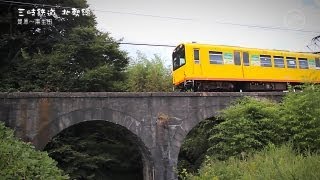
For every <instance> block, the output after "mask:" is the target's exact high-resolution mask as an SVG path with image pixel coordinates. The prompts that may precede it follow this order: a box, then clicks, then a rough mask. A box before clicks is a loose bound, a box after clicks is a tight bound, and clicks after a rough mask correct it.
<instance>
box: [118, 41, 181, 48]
mask: <svg viewBox="0 0 320 180" xmlns="http://www.w3.org/2000/svg"><path fill="white" fill-rule="evenodd" d="M117 44H124V45H133V46H153V47H176V46H173V45H166V44H149V43H130V42H119V43H117Z"/></svg>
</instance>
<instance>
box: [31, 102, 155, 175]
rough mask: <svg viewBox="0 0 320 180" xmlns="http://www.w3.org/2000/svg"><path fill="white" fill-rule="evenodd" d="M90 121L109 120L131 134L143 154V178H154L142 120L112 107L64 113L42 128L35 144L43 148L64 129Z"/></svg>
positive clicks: (152, 164)
mask: <svg viewBox="0 0 320 180" xmlns="http://www.w3.org/2000/svg"><path fill="white" fill-rule="evenodd" d="M85 122H87V123H89V122H108V123H111V124H113V125H115V126H118V127H122V128H124V129H126V130H127V132H128V133H130V134H131V136H130V137H131V141H134V142H135V143H136V144H137V147H138V149H139V152H140V154H141V158H142V159H141V160H142V165H143V179H145V180H149V179H152V177H153V173H154V162H153V160H152V158H151V152H150V150H149V148H148V145H147V144H146V143H145V142H143V139H141V138H140V136H139V135H141V133H143V132H142V127H141V121H138V120H137V119H136V118H134V117H132V116H130V115H128V114H126V113H124V112H121V111H116V110H113V109H110V108H87V109H79V110H75V111H72V112H69V113H66V114H62V115H60V116H59V117H57V118H55V119H54V120H53V121H51V122H49V123H48V124H46V125H45V126H43V127H41V128H40V131H39V132H38V134H37V136H36V137H35V139H34V142H33V143H34V144H35V145H36V147H37V148H38V149H43V148H45V146H46V145H47V144H48V143H49V142H50V140H51V139H52V138H53V137H55V136H56V135H58V134H59V133H61V132H62V131H63V130H65V129H68V128H70V127H72V126H76V125H78V124H81V123H85Z"/></svg>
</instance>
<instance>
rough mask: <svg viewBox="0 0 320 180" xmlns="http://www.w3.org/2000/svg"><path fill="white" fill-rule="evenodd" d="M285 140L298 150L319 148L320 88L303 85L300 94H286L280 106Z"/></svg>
mask: <svg viewBox="0 0 320 180" xmlns="http://www.w3.org/2000/svg"><path fill="white" fill-rule="evenodd" d="M281 120H282V122H283V123H284V127H285V130H286V139H287V140H288V141H291V142H292V143H293V146H294V147H295V148H296V149H299V150H307V149H309V150H311V151H318V150H319V148H320V86H319V85H312V84H311V85H305V86H303V88H302V91H301V92H296V93H288V94H287V96H285V98H284V100H283V102H282V104H281Z"/></svg>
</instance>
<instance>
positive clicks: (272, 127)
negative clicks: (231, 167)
mask: <svg viewBox="0 0 320 180" xmlns="http://www.w3.org/2000/svg"><path fill="white" fill-rule="evenodd" d="M218 119H220V121H222V122H221V123H219V124H218V125H216V126H215V127H213V128H212V129H211V132H210V134H211V135H210V138H209V142H210V148H209V149H208V151H209V152H210V154H211V155H213V156H215V157H217V158H218V159H220V160H225V159H228V158H229V157H231V156H235V157H241V158H245V157H246V156H247V155H248V154H250V153H251V152H254V151H255V150H261V149H263V148H264V147H265V146H266V145H267V144H269V143H274V144H280V143H282V142H283V138H282V133H283V129H284V128H283V125H282V124H281V123H282V122H281V121H280V120H279V119H280V116H279V105H278V104H276V103H274V102H271V101H268V100H266V99H255V98H252V97H245V98H243V99H241V100H239V101H236V102H235V103H234V104H233V105H231V106H230V107H229V108H227V109H225V110H224V111H222V112H221V115H220V116H219V117H218Z"/></svg>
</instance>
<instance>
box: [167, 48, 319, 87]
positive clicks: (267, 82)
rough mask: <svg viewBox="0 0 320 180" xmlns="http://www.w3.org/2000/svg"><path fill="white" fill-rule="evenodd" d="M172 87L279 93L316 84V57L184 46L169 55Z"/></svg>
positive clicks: (255, 50) (248, 49)
mask: <svg viewBox="0 0 320 180" xmlns="http://www.w3.org/2000/svg"><path fill="white" fill-rule="evenodd" d="M172 62H173V84H174V86H175V87H176V88H178V89H180V90H182V91H187V90H192V91H283V90H286V89H287V86H288V84H292V85H296V84H301V83H303V82H313V83H320V54H313V53H299V52H289V51H282V50H267V49H256V48H244V47H234V46H223V45H208V44H198V43H184V44H180V45H179V46H177V47H176V48H175V50H174V52H173V54H172Z"/></svg>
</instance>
